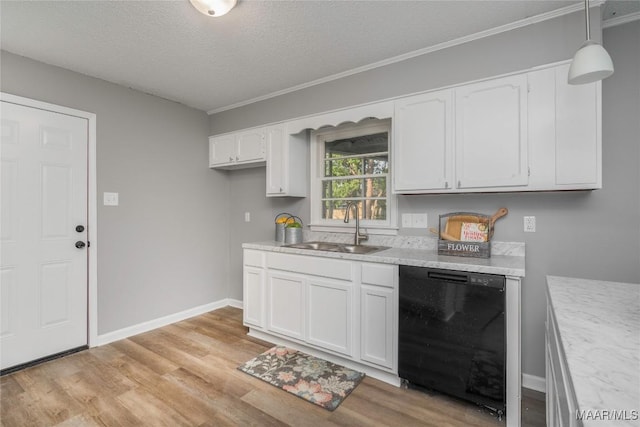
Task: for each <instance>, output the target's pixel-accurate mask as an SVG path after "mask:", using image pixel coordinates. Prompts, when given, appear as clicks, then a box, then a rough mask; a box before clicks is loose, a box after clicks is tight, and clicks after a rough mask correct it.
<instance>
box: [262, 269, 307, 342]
mask: <svg viewBox="0 0 640 427" xmlns="http://www.w3.org/2000/svg"><path fill="white" fill-rule="evenodd" d="M267 293H268V297H267V329H269V330H270V331H272V332H276V333H278V334H282V335H285V336H287V337H290V338H296V339H299V340H304V338H305V334H304V332H305V315H304V314H305V310H304V308H305V282H304V278H303V277H302V276H299V275H295V274H288V273H282V272H272V271H270V272H269V273H268V274H267Z"/></svg>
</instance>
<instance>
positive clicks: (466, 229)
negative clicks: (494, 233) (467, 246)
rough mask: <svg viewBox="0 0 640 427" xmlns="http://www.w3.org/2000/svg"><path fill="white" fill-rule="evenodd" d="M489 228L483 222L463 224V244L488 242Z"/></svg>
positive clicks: (461, 231)
mask: <svg viewBox="0 0 640 427" xmlns="http://www.w3.org/2000/svg"><path fill="white" fill-rule="evenodd" d="M488 233H489V227H488V226H487V224H484V223H482V222H463V223H462V228H461V229H460V240H461V241H463V242H486V241H487V236H488Z"/></svg>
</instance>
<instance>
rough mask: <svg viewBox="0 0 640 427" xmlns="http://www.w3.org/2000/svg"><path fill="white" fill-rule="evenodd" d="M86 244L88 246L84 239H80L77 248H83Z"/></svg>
mask: <svg viewBox="0 0 640 427" xmlns="http://www.w3.org/2000/svg"><path fill="white" fill-rule="evenodd" d="M85 246H86V245H85V244H84V242H83V241H82V240H78V241H77V242H76V248H78V249H82V248H84V247H85Z"/></svg>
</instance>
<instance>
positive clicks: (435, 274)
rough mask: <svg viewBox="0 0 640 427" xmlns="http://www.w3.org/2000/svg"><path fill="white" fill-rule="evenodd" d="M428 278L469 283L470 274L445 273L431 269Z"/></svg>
mask: <svg viewBox="0 0 640 427" xmlns="http://www.w3.org/2000/svg"><path fill="white" fill-rule="evenodd" d="M427 278H429V279H432V280H442V281H445V282H452V283H468V282H469V276H467V275H466V274H455V273H443V272H440V271H429V272H428V273H427Z"/></svg>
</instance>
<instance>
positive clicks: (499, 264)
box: [242, 241, 525, 277]
mask: <svg viewBox="0 0 640 427" xmlns="http://www.w3.org/2000/svg"><path fill="white" fill-rule="evenodd" d="M242 247H243V248H244V249H257V250H263V251H271V252H283V253H291V254H298V255H311V256H320V257H327V258H341V259H349V260H354V261H369V262H379V263H383V264H402V265H412V266H416V267H431V268H443V269H448V270H459V271H469V272H476V273H487V274H500V275H504V276H517V277H524V260H525V258H524V256H511V255H493V256H492V257H491V258H471V257H457V256H443V255H438V252H437V251H436V250H433V249H415V248H390V249H386V250H383V251H380V252H374V253H370V254H366V255H359V254H349V253H343V252H327V251H315V250H309V249H296V248H287V247H285V246H283V244H282V243H278V242H275V241H267V242H256V243H244V244H243V245H242Z"/></svg>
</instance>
